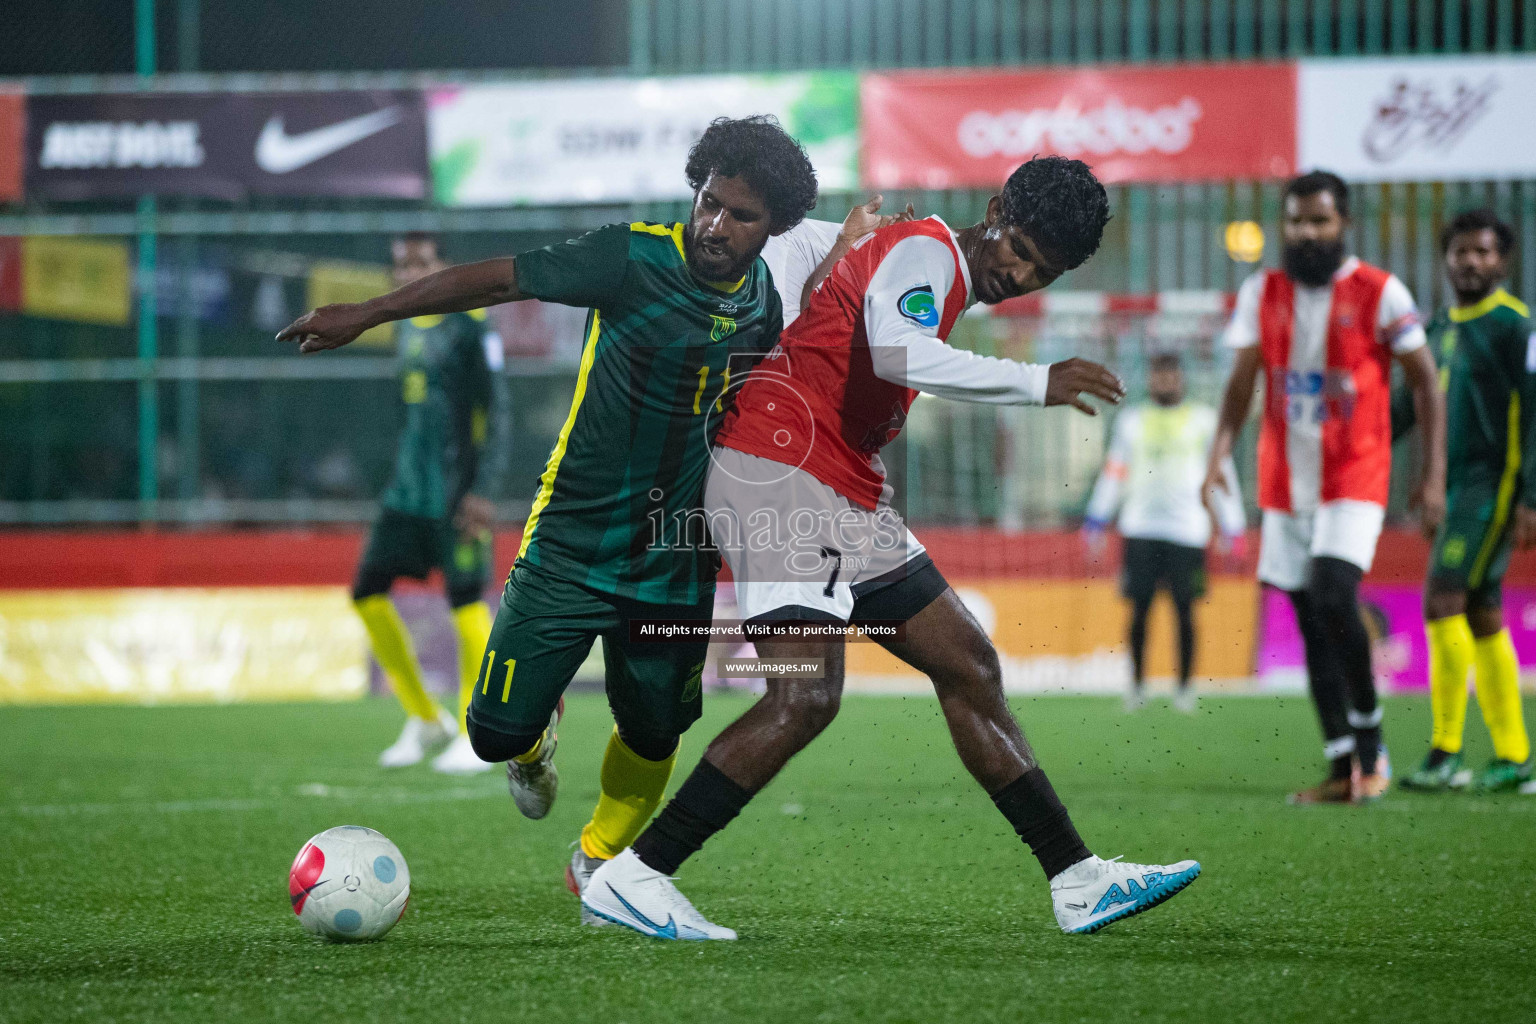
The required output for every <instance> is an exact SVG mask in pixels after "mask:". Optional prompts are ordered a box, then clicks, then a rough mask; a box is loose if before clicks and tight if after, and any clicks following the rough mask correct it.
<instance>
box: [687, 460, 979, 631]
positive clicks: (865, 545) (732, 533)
mask: <svg viewBox="0 0 1536 1024" xmlns="http://www.w3.org/2000/svg"><path fill="white" fill-rule="evenodd" d="M713 457H714V464H713V465H712V466H710V470H709V480H708V482H707V483H706V484H705V486H704V511H705V513H706V515H707V516H708V518H709V528H710V535H711V537H712V538H713V540H714V542H715V546H716V547H718V548H719V549H720V554H721V555H722V556H723V557H724V558H725V561H726V564H728V565H729V566H730V567H731V575H732V576H733V577H734V578H735V584H736V605H737V609H738V612H739V614H740V615H741V618H742V621H743V622H748V623H753V624H756V625H766V624H770V623H774V622H841V623H847V622H859V623H867V622H905V621H906V620H907V619H909V618H911V617H912V616H913V615H916V614H917V613H918V612H919V611H922V609H923V608H925V607H927V606H928V604H929V603H931V602H932V601H933V599H934V598H936V597H938V596H939V595H940V594H942V593H943V592H944V591H945V590H946V589H948V586H949V585H948V584H947V583H945V582H944V577H943V576H942V575H941V574H940V573H939V571H938V568H937V567H936V566H935V565H934V564H933V560H932V559H930V558H929V557H928V552H927V551H925V550H924V549H923V546H922V544H920V543H918V540H917V538H916V537H914V536H912V532H911V531H910V530H908V529H907V526H906V523H904V522H903V521H902V518H901V515H900V513H898V512H897V511H896V510H895V509H893V508H891V507H890V506H889V505H881V506H880V507H879V508H877V509H875V510H874V511H873V512H871V511H870V510H869V509H866V508H864V507H863V506H861V505H856V504H854V503H853V502H852V501H850V500H848V499H847V498H845V497H843V496H842V495H841V494H838V493H837V492H836V491H834V490H833V489H832V488H830V487H828V486H827V485H826V484H824V483H822V482H821V481H820V480H818V479H816V478H815V477H814V476H812V475H811V474H809V473H807V472H806V471H805V470H803V469H797V468H795V467H793V466H787V465H785V464H784V463H781V462H774V461H772V460H770V459H763V458H759V457H758V456H756V455H747V454H745V453H743V452H738V451H736V450H735V449H733V448H716V449H714V453H713Z"/></svg>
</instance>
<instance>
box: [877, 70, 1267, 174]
mask: <svg viewBox="0 0 1536 1024" xmlns="http://www.w3.org/2000/svg"><path fill="white" fill-rule="evenodd" d="M860 121H861V123H862V125H863V142H864V151H863V172H864V183H865V185H866V186H868V187H870V188H934V189H940V188H997V187H998V186H1000V185H1001V184H1002V182H1003V180H1004V179H1005V178H1006V177H1007V176H1008V173H1009V172H1010V171H1012V170H1013V169H1014V168H1015V167H1017V166H1018V165H1019V164H1020V163H1022V162H1023V161H1025V160H1028V159H1029V158H1030V157H1032V156H1035V155H1037V154H1040V155H1045V154H1057V155H1060V156H1068V157H1075V158H1077V159H1080V160H1083V161H1086V162H1087V163H1089V164H1091V165H1092V166H1093V169H1094V173H1096V174H1097V175H1098V176H1099V178H1100V179H1101V180H1103V181H1106V182H1126V181H1154V182H1155V181H1170V182H1173V181H1179V182H1187V181H1216V180H1222V179H1227V178H1259V179H1262V178H1283V177H1286V176H1288V175H1290V174H1291V173H1293V171H1294V169H1295V156H1296V85H1295V66H1294V65H1292V64H1261V63H1253V64H1209V65H1198V64H1195V65H1190V64H1183V65H1179V66H1177V67H1162V68H1140V67H1139V68H1128V67H1103V68H1082V69H1071V70H1060V71H1008V72H998V71H987V72H964V71H936V72H926V71H924V72H901V73H895V74H884V75H865V76H864V77H863V81H862V85H861V88H860Z"/></svg>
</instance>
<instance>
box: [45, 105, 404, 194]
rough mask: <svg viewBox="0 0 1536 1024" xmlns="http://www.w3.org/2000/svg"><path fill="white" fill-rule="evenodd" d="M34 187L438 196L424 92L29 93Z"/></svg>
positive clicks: (133, 191)
mask: <svg viewBox="0 0 1536 1024" xmlns="http://www.w3.org/2000/svg"><path fill="white" fill-rule="evenodd" d="M26 191H27V195H28V196H29V197H32V198H39V199H63V200H70V199H97V198H107V197H115V196H137V195H145V194H152V193H158V194H161V195H181V196H205V197H209V198H216V199H228V200H240V199H244V198H245V197H246V196H250V195H280V196H389V197H395V198H401V199H421V198H424V197H425V196H426V194H427V146H426V123H425V115H424V113H423V110H422V104H421V94H420V93H417V92H414V91H407V90H359V91H353V92H293V93H222V94H215V93H122V94H116V93H114V94H99V95H57V96H32V97H29V98H28V100H27V146H26Z"/></svg>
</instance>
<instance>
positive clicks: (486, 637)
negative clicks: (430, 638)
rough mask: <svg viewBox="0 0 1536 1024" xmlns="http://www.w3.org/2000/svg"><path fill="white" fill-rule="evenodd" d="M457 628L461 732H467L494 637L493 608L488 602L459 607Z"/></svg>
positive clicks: (454, 616)
mask: <svg viewBox="0 0 1536 1024" xmlns="http://www.w3.org/2000/svg"><path fill="white" fill-rule="evenodd" d="M453 628H454V631H455V632H457V633H458V634H459V731H460V732H464V731H465V728H466V727H465V724H464V715H465V713H466V712H468V711H469V701H470V698H471V697H473V696H474V695H475V684H476V683H477V682H479V681H480V670H481V666H482V665H483V664H484V663H485V645H486V644H487V643H489V642H490V639H491V610H490V609H489V608H487V607H486V606H485V602H484V601H471V602H470V603H469V604H466V605H463V606H462V607H459V608H455V609H454V610H453Z"/></svg>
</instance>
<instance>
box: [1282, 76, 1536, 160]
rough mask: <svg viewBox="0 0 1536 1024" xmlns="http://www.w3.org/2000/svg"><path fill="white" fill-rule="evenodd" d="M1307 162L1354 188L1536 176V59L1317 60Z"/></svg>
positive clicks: (1305, 94)
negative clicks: (1535, 111)
mask: <svg viewBox="0 0 1536 1024" xmlns="http://www.w3.org/2000/svg"><path fill="white" fill-rule="evenodd" d="M1297 88H1298V99H1297V107H1298V110H1299V112H1300V120H1301V129H1300V152H1299V156H1300V162H1301V165H1302V166H1303V167H1325V168H1327V169H1328V170H1330V171H1334V172H1336V173H1338V174H1340V175H1342V176H1343V177H1344V178H1345V179H1346V180H1349V181H1445V180H1482V179H1493V178H1529V177H1532V176H1536V131H1532V127H1533V126H1536V117H1533V116H1532V113H1531V106H1530V103H1531V97H1532V96H1533V95H1536V58H1533V57H1530V56H1504V57H1454V58H1448V57H1433V58H1420V59H1415V58H1412V57H1409V58H1393V59H1382V58H1375V59H1369V60H1307V61H1302V62H1301V67H1300V72H1299V76H1298V81H1297Z"/></svg>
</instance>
